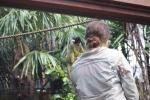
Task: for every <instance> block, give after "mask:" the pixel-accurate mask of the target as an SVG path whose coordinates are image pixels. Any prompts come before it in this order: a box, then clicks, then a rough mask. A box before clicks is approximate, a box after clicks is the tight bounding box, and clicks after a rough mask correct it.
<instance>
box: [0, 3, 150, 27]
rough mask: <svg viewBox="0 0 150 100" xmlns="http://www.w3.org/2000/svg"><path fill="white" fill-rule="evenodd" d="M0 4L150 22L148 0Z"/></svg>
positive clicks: (149, 4) (0, 4)
mask: <svg viewBox="0 0 150 100" xmlns="http://www.w3.org/2000/svg"><path fill="white" fill-rule="evenodd" d="M0 6H5V7H15V8H25V9H33V10H42V11H49V12H55V13H62V14H71V15H79V16H87V17H93V18H100V19H115V20H121V21H126V22H135V23H141V24H150V0H0Z"/></svg>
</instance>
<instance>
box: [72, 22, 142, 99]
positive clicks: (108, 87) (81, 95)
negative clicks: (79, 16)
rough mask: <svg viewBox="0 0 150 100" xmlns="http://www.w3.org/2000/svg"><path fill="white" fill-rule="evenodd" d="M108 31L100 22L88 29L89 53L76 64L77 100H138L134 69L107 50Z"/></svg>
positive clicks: (89, 25) (73, 77) (117, 55)
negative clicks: (132, 70)
mask: <svg viewBox="0 0 150 100" xmlns="http://www.w3.org/2000/svg"><path fill="white" fill-rule="evenodd" d="M109 35H110V34H109V29H108V27H107V25H105V24H103V23H100V22H98V21H94V22H90V23H89V24H88V26H87V28H86V36H85V38H86V43H87V48H88V50H87V51H86V52H85V53H83V54H82V55H81V56H80V57H79V58H78V59H77V60H76V61H75V63H74V64H73V66H72V70H71V79H72V82H73V84H74V86H75V89H76V91H77V93H78V100H139V94H138V90H137V87H136V84H135V81H134V78H133V76H132V73H131V68H130V65H129V63H128V62H127V60H126V59H125V57H124V56H123V54H122V53H120V52H119V51H117V50H114V49H109V48H108V39H109Z"/></svg>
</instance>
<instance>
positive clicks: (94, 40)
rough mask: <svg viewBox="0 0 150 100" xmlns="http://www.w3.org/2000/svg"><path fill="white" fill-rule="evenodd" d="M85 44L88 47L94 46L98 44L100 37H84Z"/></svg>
mask: <svg viewBox="0 0 150 100" xmlns="http://www.w3.org/2000/svg"><path fill="white" fill-rule="evenodd" d="M86 45H87V47H88V49H92V48H96V47H98V46H99V45H100V38H99V37H98V36H93V35H91V36H88V37H86Z"/></svg>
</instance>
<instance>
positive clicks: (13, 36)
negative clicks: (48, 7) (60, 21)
mask: <svg viewBox="0 0 150 100" xmlns="http://www.w3.org/2000/svg"><path fill="white" fill-rule="evenodd" d="M91 21H95V20H88V21H84V22H79V23H75V24H70V25H65V26H60V27H54V28H50V29H43V30H39V31H34V32H27V33H20V34H16V35H8V36H2V37H0V40H1V39H9V38H15V37H20V36H25V35H33V34H36V33H40V32H47V31H55V30H60V29H64V28H68V27H73V26H78V25H82V24H85V23H89V22H91Z"/></svg>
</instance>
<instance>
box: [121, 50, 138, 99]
mask: <svg viewBox="0 0 150 100" xmlns="http://www.w3.org/2000/svg"><path fill="white" fill-rule="evenodd" d="M120 57H121V58H120V60H121V61H120V64H119V66H118V72H119V76H120V80H121V84H122V88H123V91H124V94H125V97H126V98H127V100H139V93H138V90H137V86H136V83H135V80H134V78H133V74H132V70H131V66H130V65H129V63H128V61H127V60H126V58H125V57H124V55H123V54H122V53H120Z"/></svg>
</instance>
